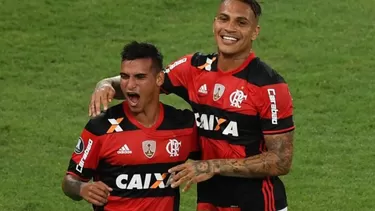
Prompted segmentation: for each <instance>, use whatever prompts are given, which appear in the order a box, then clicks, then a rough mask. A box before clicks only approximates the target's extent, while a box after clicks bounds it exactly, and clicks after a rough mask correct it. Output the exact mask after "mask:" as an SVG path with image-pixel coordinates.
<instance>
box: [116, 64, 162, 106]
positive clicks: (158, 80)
mask: <svg viewBox="0 0 375 211" xmlns="http://www.w3.org/2000/svg"><path fill="white" fill-rule="evenodd" d="M163 74H164V73H163V72H159V73H156V72H155V70H153V68H152V59H151V58H145V59H136V60H125V61H123V62H122V63H121V72H120V76H121V83H120V85H121V90H122V92H123V93H124V96H125V98H126V100H127V101H128V104H129V108H130V110H131V111H132V112H134V113H139V112H142V111H144V109H145V107H146V106H148V105H150V104H152V102H153V101H159V91H160V86H161V85H162V84H163V79H164V77H163V76H164V75H163Z"/></svg>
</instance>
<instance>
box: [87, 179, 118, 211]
mask: <svg viewBox="0 0 375 211" xmlns="http://www.w3.org/2000/svg"><path fill="white" fill-rule="evenodd" d="M111 191H112V188H110V187H109V186H107V185H106V184H104V183H103V182H100V181H99V182H93V183H85V184H82V186H81V189H80V195H81V197H82V198H83V199H85V200H86V201H87V202H89V203H91V204H93V205H95V206H103V205H104V204H106V203H107V201H108V196H109V194H110V192H111Z"/></svg>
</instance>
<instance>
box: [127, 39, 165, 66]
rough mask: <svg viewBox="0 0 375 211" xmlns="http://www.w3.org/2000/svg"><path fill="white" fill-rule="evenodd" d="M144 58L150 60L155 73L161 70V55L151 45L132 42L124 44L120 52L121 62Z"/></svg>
mask: <svg viewBox="0 0 375 211" xmlns="http://www.w3.org/2000/svg"><path fill="white" fill-rule="evenodd" d="M145 58H150V59H152V65H153V68H154V69H156V72H160V71H161V70H162V69H163V55H162V54H161V53H160V51H159V50H158V49H157V48H156V46H154V45H153V44H151V43H145V42H137V41H132V42H131V43H128V44H126V45H125V46H124V48H123V50H122V52H121V59H122V60H121V61H125V60H136V59H145Z"/></svg>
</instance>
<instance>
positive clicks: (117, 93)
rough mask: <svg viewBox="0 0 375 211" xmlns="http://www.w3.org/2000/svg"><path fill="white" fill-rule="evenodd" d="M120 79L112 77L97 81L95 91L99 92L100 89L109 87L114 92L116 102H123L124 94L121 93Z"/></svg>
mask: <svg viewBox="0 0 375 211" xmlns="http://www.w3.org/2000/svg"><path fill="white" fill-rule="evenodd" d="M120 79H121V77H120V76H114V77H110V78H105V79H102V80H101V81H99V82H98V83H97V84H96V88H95V89H96V90H99V89H101V88H102V87H105V86H108V85H111V86H112V87H113V89H114V91H115V95H114V98H115V99H117V100H123V99H124V98H125V97H124V94H123V93H122V91H121V87H120Z"/></svg>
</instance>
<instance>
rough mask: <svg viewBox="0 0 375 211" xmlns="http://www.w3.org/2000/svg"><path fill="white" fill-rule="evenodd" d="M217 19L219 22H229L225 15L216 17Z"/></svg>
mask: <svg viewBox="0 0 375 211" xmlns="http://www.w3.org/2000/svg"><path fill="white" fill-rule="evenodd" d="M216 19H217V20H219V21H227V20H228V17H227V16H224V15H219V16H217V17H216Z"/></svg>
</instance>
